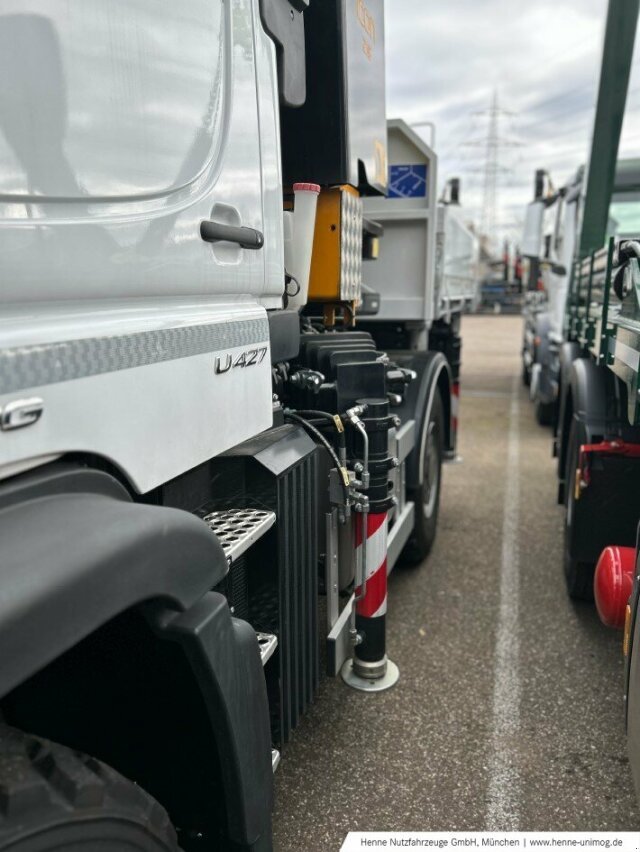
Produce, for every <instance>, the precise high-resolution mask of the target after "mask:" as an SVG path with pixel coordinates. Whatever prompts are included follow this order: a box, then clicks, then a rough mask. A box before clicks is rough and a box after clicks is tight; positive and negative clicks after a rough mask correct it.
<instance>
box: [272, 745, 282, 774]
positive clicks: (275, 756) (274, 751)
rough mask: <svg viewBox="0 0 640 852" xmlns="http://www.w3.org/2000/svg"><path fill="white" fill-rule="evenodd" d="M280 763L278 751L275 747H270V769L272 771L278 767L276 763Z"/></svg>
mask: <svg viewBox="0 0 640 852" xmlns="http://www.w3.org/2000/svg"><path fill="white" fill-rule="evenodd" d="M279 763H280V752H279V751H278V749H277V748H272V749H271V769H272V770H273V772H275V771H276V769H277V768H278V764H279Z"/></svg>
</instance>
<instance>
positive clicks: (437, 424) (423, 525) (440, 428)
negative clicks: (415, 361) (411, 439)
mask: <svg viewBox="0 0 640 852" xmlns="http://www.w3.org/2000/svg"><path fill="white" fill-rule="evenodd" d="M420 446H421V447H424V451H423V459H422V473H423V477H422V485H421V486H420V487H419V488H416V489H407V497H408V499H409V500H412V501H413V502H414V503H415V522H414V527H413V532H412V534H411V538H410V539H409V541H408V542H407V544H406V545H405V548H404V551H403V554H402V555H403V558H404V560H405V561H406V562H408V563H410V564H414V565H415V564H418V563H420V562H422V560H423V559H425V557H427V556H428V555H429V553H430V552H431V548H432V547H433V542H434V541H435V538H436V530H437V526H438V510H439V508H440V483H441V481H442V456H443V451H444V415H443V407H442V399H441V397H440V392H439V391H437V390H436V394H435V397H434V400H433V405H432V406H431V413H430V415H429V419H428V421H427V422H426V423H425V426H424V430H423V434H422V440H421V443H420Z"/></svg>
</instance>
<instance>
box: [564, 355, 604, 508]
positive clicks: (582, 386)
mask: <svg viewBox="0 0 640 852" xmlns="http://www.w3.org/2000/svg"><path fill="white" fill-rule="evenodd" d="M581 351H582V350H581V349H580V348H579V347H578V345H577V344H576V343H564V344H563V345H562V348H561V350H560V388H561V391H560V393H561V396H560V400H559V404H560V407H559V410H558V418H557V427H556V429H557V434H556V437H555V439H554V453H555V454H556V455H557V457H558V468H557V472H558V503H560V504H562V503H564V500H565V484H566V483H565V477H566V466H567V450H568V447H569V433H570V431H571V424H572V423H573V420H574V418H577V419H578V420H579V421H580V423H581V424H583V425H584V428H585V440H590V437H589V430H591V429H592V428H593V429H594V430H597V429H598V428H600V430H601V434H602V433H603V432H604V428H605V425H604V421H605V419H606V411H607V387H606V384H607V377H606V376H605V375H604V373H605V372H606V371H605V369H604V368H599V367H597V366H596V364H595V363H594V362H593V360H592V359H591V358H589V357H581V356H580V353H581ZM594 434H595V432H594Z"/></svg>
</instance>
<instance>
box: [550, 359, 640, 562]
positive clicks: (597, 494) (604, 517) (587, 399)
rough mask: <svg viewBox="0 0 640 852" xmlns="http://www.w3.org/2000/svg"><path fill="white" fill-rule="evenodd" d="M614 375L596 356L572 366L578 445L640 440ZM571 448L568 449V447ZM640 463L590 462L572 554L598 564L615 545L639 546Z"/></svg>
mask: <svg viewBox="0 0 640 852" xmlns="http://www.w3.org/2000/svg"><path fill="white" fill-rule="evenodd" d="M615 381H616V380H615V377H614V375H613V373H612V372H611V371H610V370H609V369H607V368H606V367H599V366H597V365H596V363H595V362H594V361H593V360H592V359H591V358H577V359H576V360H575V361H574V362H573V365H572V368H571V372H570V376H569V385H570V391H571V405H572V407H571V411H572V416H571V418H570V419H569V421H568V428H567V426H565V428H567V443H568V438H569V436H568V431H569V429H570V428H571V425H572V424H574V423H575V424H576V426H577V429H578V442H579V444H598V443H599V442H601V441H602V440H605V439H610V438H614V437H620V438H622V439H623V440H629V441H633V442H638V441H639V440H640V433H639V432H638V430H633V429H632V428H631V427H629V425H628V423H627V424H625V423H624V422H623V421H621V419H620V418H619V412H618V407H617V403H616V399H615V393H614V387H613V385H614V382H615ZM567 449H568V448H567ZM639 473H640V463H639V462H638V461H637V460H636V459H634V458H627V457H624V456H616V455H606V454H600V453H594V454H592V455H591V460H590V484H589V485H588V487H587V488H586V489H585V490H584V491H582V492H581V495H580V499H579V500H578V501H577V502H576V503H575V508H574V515H575V519H574V527H575V531H576V535H575V542H574V545H573V553H572V556H573V558H575V559H578V560H580V561H583V562H589V563H595V562H596V561H597V559H598V557H599V556H600V553H601V552H602V550H603V548H604V547H606V546H607V545H610V544H620V545H625V546H631V545H633V544H634V542H635V534H636V526H637V522H638V518H639V517H640V493H639V492H638V489H637V488H636V483H637V478H638V474H639Z"/></svg>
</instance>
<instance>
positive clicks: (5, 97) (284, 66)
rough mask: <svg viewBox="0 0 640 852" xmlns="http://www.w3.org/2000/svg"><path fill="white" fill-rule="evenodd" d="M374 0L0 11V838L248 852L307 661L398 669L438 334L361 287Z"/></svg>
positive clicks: (439, 436)
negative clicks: (390, 312) (394, 601)
mask: <svg viewBox="0 0 640 852" xmlns="http://www.w3.org/2000/svg"><path fill="white" fill-rule="evenodd" d="M383 12H384V10H383V0H357V2H356V0H353V2H352V0H233V2H221V1H220V0H193V2H190V3H188V4H180V3H174V2H168V0H153V2H151V0H126V2H124V0H108V2H107V0H84V2H82V3H72V4H68V3H62V2H56V1H55V0H53V2H48V3H45V2H42V0H0V66H1V70H2V73H1V74H0V123H1V130H2V132H1V133H0V185H1V191H0V265H1V272H2V275H1V279H2V284H1V286H0V542H1V543H2V555H1V558H0V582H1V584H2V591H1V593H0V655H1V658H2V663H1V664H0V850H12V852H35V850H38V852H47V850H54V849H55V850H63V851H65V852H66V851H68V852H71V850H73V852H95V850H97V849H100V850H104V852H110V850H114V852H115V850H122V849H128V850H132V852H133V850H147V852H151V851H152V850H154V851H155V850H164V852H175V850H177V849H182V850H185V852H188V850H200V849H202V850H219V849H228V850H236V852H237V851H238V850H253V851H254V852H258V850H260V851H261V852H268V850H270V849H271V848H272V843H271V809H272V795H273V772H274V771H275V768H276V767H277V763H278V760H279V757H280V751H281V749H282V748H283V746H284V745H285V744H286V742H287V740H288V738H289V737H290V735H291V731H292V730H293V729H294V728H295V726H296V725H297V723H298V721H299V719H300V717H301V714H303V713H304V711H305V709H306V708H307V707H308V705H309V704H310V702H311V701H313V698H314V693H315V690H316V687H317V685H318V682H319V678H320V677H321V674H328V675H331V676H337V675H339V674H341V675H342V677H343V678H344V680H345V683H346V684H349V685H350V686H352V687H354V688H358V689H362V690H364V691H377V690H380V689H384V688H388V687H390V686H392V685H393V683H394V682H395V681H396V680H397V678H398V671H397V668H396V667H395V666H394V665H393V663H392V661H391V660H388V659H387V655H386V645H385V613H386V608H387V594H386V579H387V573H388V572H389V571H390V570H391V569H392V568H393V567H394V565H395V564H396V563H397V562H398V561H399V560H400V558H401V556H402V558H403V559H404V561H405V562H413V563H415V564H420V563H421V562H422V560H423V559H424V557H425V556H426V555H427V553H428V552H429V549H430V548H431V546H432V544H433V539H434V536H435V529H436V528H435V519H436V518H437V506H438V500H439V494H440V483H441V477H440V467H441V464H442V461H443V459H446V458H452V457H454V455H455V438H456V430H455V408H454V399H455V397H454V395H453V388H454V382H455V378H456V375H457V369H458V362H459V348H460V339H459V334H458V322H457V320H456V316H457V314H456V311H455V310H451V311H449V312H442V311H440V308H439V307H438V308H437V312H436V313H434V310H433V306H434V305H436V306H439V305H440V301H438V300H434V297H433V292H432V288H433V286H434V284H433V280H432V278H431V277H430V276H427V277H426V278H425V275H424V272H423V274H422V277H421V278H420V279H419V280H416V281H413V280H411V286H412V287H413V288H414V290H415V293H416V295H417V297H418V298H421V303H422V309H421V311H420V310H419V311H418V312H416V311H413V312H412V313H411V316H410V318H409V317H408V316H407V315H405V316H398V315H394V317H393V324H392V325H391V324H386V323H384V322H382V323H380V321H379V320H376V313H375V305H373V306H372V305H371V304H368V300H367V292H366V290H363V278H364V279H365V281H366V280H367V279H368V277H369V276H370V273H371V270H373V269H376V266H375V264H376V263H382V261H381V260H380V261H377V260H375V257H376V256H377V255H378V253H380V257H381V258H382V257H384V251H385V249H384V240H385V238H386V237H385V235H384V234H383V233H382V231H383V229H384V228H387V227H388V225H387V224H384V225H381V223H379V222H377V221H376V220H375V217H373V216H371V215H370V214H369V212H367V213H366V214H365V212H364V204H363V199H381V198H383V196H384V195H385V193H386V192H387V188H388V177H389V175H388V144H387V127H386V116H385V97H384V91H385V73H384V15H383ZM404 164H406V165H413V163H412V161H409V162H408V163H407V161H406V160H405V161H404ZM416 165H418V166H420V170H421V169H422V166H423V165H424V162H423V161H418V162H417V163H416ZM433 180H435V175H434V176H433ZM372 203H373V201H372ZM409 206H410V205H409ZM429 216H430V217H431V214H429ZM422 219H423V221H424V222H426V221H427V220H428V224H429V227H428V229H427V231H426V232H422V234H417V236H416V239H421V240H423V243H424V245H423V248H424V251H425V254H424V257H425V264H427V265H431V264H434V263H435V255H434V238H435V235H436V230H437V229H436V226H435V221H434V219H433V217H431V218H429V217H427V216H426V215H423V216H422ZM425 268H427V266H425ZM392 272H393V274H392V276H390V277H385V278H384V280H380V281H377V282H376V287H375V288H371V289H372V290H373V289H375V292H377V293H378V302H379V308H380V309H381V311H380V312H379V316H380V317H384V313H383V311H384V306H385V304H386V302H387V300H388V299H391V298H393V294H394V292H395V291H396V288H398V287H400V286H404V283H405V282H406V281H407V280H408V278H409V277H410V276H412V275H413V274H414V272H415V270H413V269H411V268H408V267H406V266H405V265H403V264H402V262H401V259H398V263H397V266H396V267H395V268H394V269H393V270H392ZM374 301H375V300H374ZM369 302H370V300H369ZM360 313H362V315H364V316H365V318H366V323H365V324H363V325H361V324H360V323H359V318H360ZM392 332H393V334H392ZM393 335H395V336H393ZM321 644H325V645H326V655H325V654H323V655H321V654H320V647H321ZM325 656H326V672H325V665H324V664H323V671H322V672H321V663H320V660H321V659H324V657H325ZM343 688H345V689H346V688H347V686H344V687H343ZM365 700H370V701H371V709H370V712H372V713H374V712H379V711H378V710H377V709H376V705H375V703H374V699H373V698H368V699H365Z"/></svg>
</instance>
